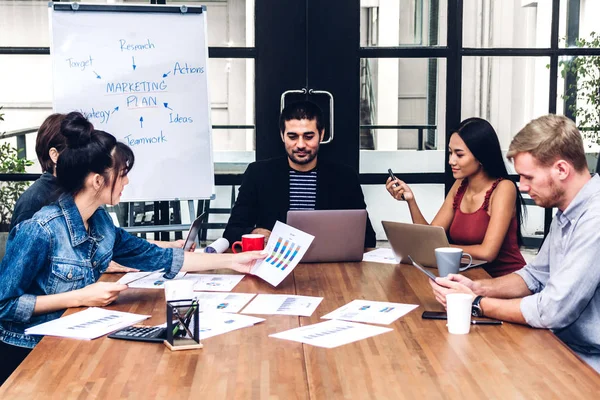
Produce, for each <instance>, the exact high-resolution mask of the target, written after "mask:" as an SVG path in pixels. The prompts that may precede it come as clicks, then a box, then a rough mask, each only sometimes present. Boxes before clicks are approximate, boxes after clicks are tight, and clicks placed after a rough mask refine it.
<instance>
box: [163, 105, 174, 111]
mask: <svg viewBox="0 0 600 400" xmlns="http://www.w3.org/2000/svg"><path fill="white" fill-rule="evenodd" d="M163 104H164V106H165V108H168V109H169V110H171V111H173V109H172V108H171V107H169V103H163Z"/></svg>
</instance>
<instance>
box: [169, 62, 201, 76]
mask: <svg viewBox="0 0 600 400" xmlns="http://www.w3.org/2000/svg"><path fill="white" fill-rule="evenodd" d="M203 73H204V67H190V66H188V63H184V65H181V64H180V63H179V62H176V63H175V66H174V67H173V75H178V74H179V75H187V74H203Z"/></svg>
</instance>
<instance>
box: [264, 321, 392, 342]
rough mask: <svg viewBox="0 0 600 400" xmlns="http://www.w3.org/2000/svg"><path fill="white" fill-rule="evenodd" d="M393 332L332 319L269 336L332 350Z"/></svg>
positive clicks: (380, 327)
mask: <svg viewBox="0 0 600 400" xmlns="http://www.w3.org/2000/svg"><path fill="white" fill-rule="evenodd" d="M392 330H393V329H390V328H384V327H382V326H372V325H364V324H357V323H354V322H347V321H339V320H335V319H332V320H331V321H327V322H321V323H318V324H314V325H308V326H301V327H300V328H294V329H290V330H289V331H284V332H280V333H275V334H273V335H269V336H270V337H274V338H277V339H285V340H291V341H294V342H301V343H306V344H311V345H313V346H318V347H325V348H328V349H331V348H333V347H338V346H341V345H343V344H348V343H352V342H356V341H357V340H361V339H366V338H369V337H372V336H376V335H380V334H382V333H386V332H391V331H392Z"/></svg>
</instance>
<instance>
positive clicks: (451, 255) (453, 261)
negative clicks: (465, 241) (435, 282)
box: [435, 247, 473, 276]
mask: <svg viewBox="0 0 600 400" xmlns="http://www.w3.org/2000/svg"><path fill="white" fill-rule="evenodd" d="M463 257H469V265H467V266H466V267H465V268H462V269H463V270H465V269H467V268H468V267H470V266H471V264H472V263H473V257H471V255H470V254H469V253H463V251H462V249H459V248H456V247H438V248H437V249H435V260H436V262H437V267H438V275H439V276H448V274H458V271H460V270H461V268H460V259H461V258H463Z"/></svg>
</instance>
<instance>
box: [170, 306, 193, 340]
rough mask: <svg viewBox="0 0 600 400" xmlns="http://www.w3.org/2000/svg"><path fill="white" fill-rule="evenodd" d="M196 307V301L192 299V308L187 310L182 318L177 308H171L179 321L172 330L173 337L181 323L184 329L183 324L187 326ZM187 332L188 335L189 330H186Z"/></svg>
mask: <svg viewBox="0 0 600 400" xmlns="http://www.w3.org/2000/svg"><path fill="white" fill-rule="evenodd" d="M196 307H198V299H194V300H193V301H192V306H191V307H190V308H188V310H187V312H186V313H185V315H184V316H183V317H181V315H180V314H179V311H178V310H177V308H173V311H174V313H175V315H176V316H177V319H178V320H179V321H178V322H177V325H175V327H174V328H173V336H176V335H177V333H179V329H180V326H181V325H182V323H183V327H184V328H186V326H185V324H189V321H190V320H191V318H192V313H193V312H194V311H195V310H196ZM186 330H187V329H186ZM187 331H188V333H189V330H187Z"/></svg>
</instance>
